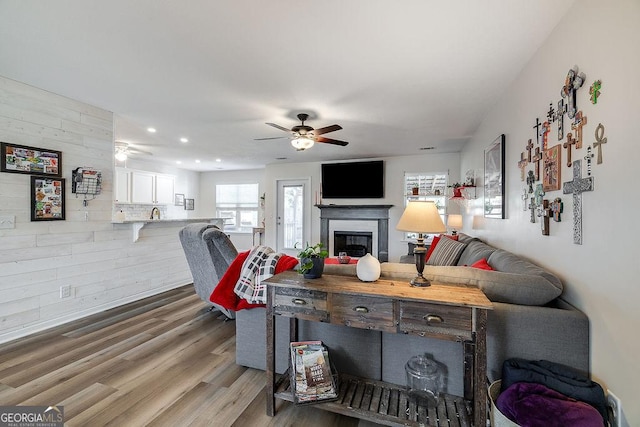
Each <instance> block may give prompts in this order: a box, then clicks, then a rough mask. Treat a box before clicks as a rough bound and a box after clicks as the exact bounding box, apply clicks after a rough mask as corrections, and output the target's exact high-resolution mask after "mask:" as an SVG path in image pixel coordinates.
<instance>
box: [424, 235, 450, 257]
mask: <svg viewBox="0 0 640 427" xmlns="http://www.w3.org/2000/svg"><path fill="white" fill-rule="evenodd" d="M443 237H447V238H449V239H452V240H458V235H455V236H449V235H447V234H440V235H439V236H434V237H433V240H431V244H430V245H429V249H428V250H427V254H426V255H425V256H424V262H427V261H429V258H430V257H431V254H432V253H433V251H434V250H435V249H436V246H438V242H439V241H440V239H442V238H443Z"/></svg>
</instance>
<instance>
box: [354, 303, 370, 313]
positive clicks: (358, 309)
mask: <svg viewBox="0 0 640 427" xmlns="http://www.w3.org/2000/svg"><path fill="white" fill-rule="evenodd" d="M353 311H355V312H356V313H368V312H369V309H368V308H367V307H363V306H361V305H359V306H357V307H353Z"/></svg>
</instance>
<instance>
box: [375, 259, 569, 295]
mask: <svg viewBox="0 0 640 427" xmlns="http://www.w3.org/2000/svg"><path fill="white" fill-rule="evenodd" d="M489 262H490V263H491V264H492V265H493V266H495V265H494V264H493V263H492V262H491V259H489ZM523 262H525V263H526V262H527V261H524V260H523ZM532 265H533V264H532ZM495 267H496V270H499V267H497V266H495ZM538 268H539V267H538ZM540 270H542V269H540ZM415 275H416V268H415V266H414V265H411V264H399V263H382V264H381V272H380V277H381V278H382V279H402V280H411V279H413V278H414V277H415ZM423 275H424V277H426V278H427V279H429V280H433V281H435V282H441V283H451V284H457V285H470V286H477V287H478V288H480V289H481V290H482V291H483V292H484V293H485V295H486V296H487V298H489V299H490V300H491V301H494V302H505V303H510V304H521V305H544V304H547V303H548V302H550V301H552V300H554V299H555V298H557V297H558V296H560V294H561V293H562V284H561V283H560V281H559V279H557V278H556V277H555V276H553V275H552V274H550V273H546V272H545V273H544V275H543V274H540V273H538V274H525V273H509V272H504V271H488V270H480V269H477V268H465V267H459V266H437V265H427V266H425V268H424V273H423ZM549 276H550V277H549ZM548 277H549V278H548ZM551 277H553V278H554V279H555V280H554V279H551Z"/></svg>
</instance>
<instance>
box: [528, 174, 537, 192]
mask: <svg viewBox="0 0 640 427" xmlns="http://www.w3.org/2000/svg"><path fill="white" fill-rule="evenodd" d="M534 182H536V177H535V176H534V175H533V171H529V173H528V175H527V184H528V185H529V194H531V193H533V183H534Z"/></svg>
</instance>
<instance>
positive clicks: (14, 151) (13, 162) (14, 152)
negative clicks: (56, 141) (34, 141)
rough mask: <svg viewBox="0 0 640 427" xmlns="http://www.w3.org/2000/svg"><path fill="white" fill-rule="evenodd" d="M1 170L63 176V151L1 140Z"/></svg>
mask: <svg viewBox="0 0 640 427" xmlns="http://www.w3.org/2000/svg"><path fill="white" fill-rule="evenodd" d="M0 172H9V173H22V174H28V175H46V176H56V177H62V152H60V151H56V150H49V149H47V148H38V147H29V146H27V145H17V144H11V143H8V142H0Z"/></svg>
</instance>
